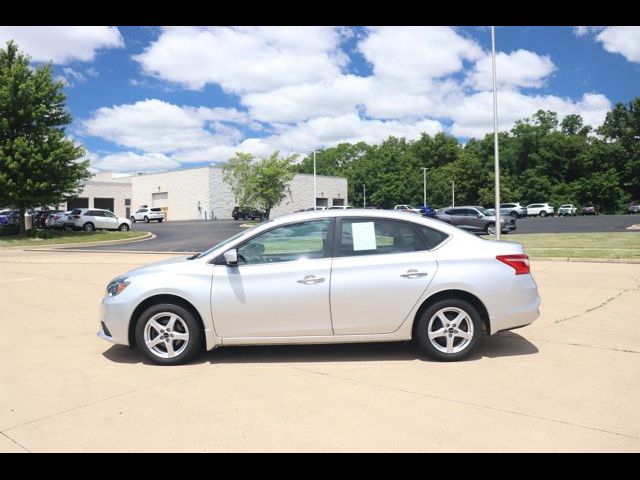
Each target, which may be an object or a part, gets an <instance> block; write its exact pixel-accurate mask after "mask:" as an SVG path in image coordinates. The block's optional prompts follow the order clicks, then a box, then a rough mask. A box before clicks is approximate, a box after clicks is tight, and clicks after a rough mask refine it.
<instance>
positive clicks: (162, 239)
mask: <svg viewBox="0 0 640 480" xmlns="http://www.w3.org/2000/svg"><path fill="white" fill-rule="evenodd" d="M243 223H244V222H242V221H235V220H216V221H213V222H204V221H185V222H165V223H135V224H134V225H133V227H132V230H141V231H149V232H152V233H153V234H154V235H156V238H154V239H153V240H148V241H144V242H138V243H130V244H124V245H105V246H101V247H75V248H80V249H84V250H98V251H115V252H118V251H140V252H148V251H157V252H201V251H203V250H206V249H207V248H209V247H211V246H212V245H215V244H216V243H218V242H220V241H222V240H224V239H225V238H228V237H230V236H231V235H234V234H236V233H237V232H239V231H240V230H242V228H241V227H240V225H241V224H243ZM634 223H640V216H637V215H598V216H587V217H582V216H578V217H546V218H540V217H532V218H521V219H518V230H517V231H516V232H515V233H569V232H578V233H580V232H625V231H627V230H626V228H627V227H628V226H629V225H633V224H634ZM508 238H509V237H508V235H505V236H504V239H505V240H508Z"/></svg>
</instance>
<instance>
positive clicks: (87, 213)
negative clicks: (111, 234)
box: [64, 208, 131, 232]
mask: <svg viewBox="0 0 640 480" xmlns="http://www.w3.org/2000/svg"><path fill="white" fill-rule="evenodd" d="M130 228H131V222H130V221H129V219H127V218H121V217H118V216H116V215H115V214H114V213H113V212H110V211H109V210H103V209H101V208H76V209H75V210H72V211H71V213H70V214H69V215H68V216H67V219H66V220H65V222H64V229H65V230H67V231H71V230H84V231H85V232H93V231H94V230H120V231H123V232H126V231H127V230H129V229H130Z"/></svg>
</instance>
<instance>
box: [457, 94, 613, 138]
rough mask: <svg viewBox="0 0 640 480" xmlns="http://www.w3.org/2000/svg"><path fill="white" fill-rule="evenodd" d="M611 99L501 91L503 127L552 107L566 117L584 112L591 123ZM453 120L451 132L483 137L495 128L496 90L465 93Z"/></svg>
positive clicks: (594, 123)
mask: <svg viewBox="0 0 640 480" xmlns="http://www.w3.org/2000/svg"><path fill="white" fill-rule="evenodd" d="M610 108H611V103H610V102H609V100H608V99H607V97H605V96H604V95H601V94H595V93H588V94H585V95H583V96H582V98H581V99H580V100H579V101H577V102H574V101H572V100H571V99H566V98H561V97H557V96H555V95H524V94H522V93H521V92H518V91H517V90H502V91H499V92H498V120H499V128H500V130H508V129H510V128H511V127H512V126H513V124H514V123H515V121H516V120H520V119H523V118H525V117H528V116H531V115H532V114H533V113H535V112H536V111H538V110H541V109H542V110H552V111H554V112H557V113H558V115H559V116H560V117H561V118H562V117H564V116H565V115H568V114H572V113H575V114H579V115H582V117H583V119H584V121H585V123H586V124H588V125H592V126H597V125H600V124H601V123H602V121H603V120H604V117H605V115H606V113H607V111H608V110H609V109H610ZM450 118H451V119H452V120H453V125H452V127H451V133H452V134H453V135H458V136H462V137H476V138H482V137H483V136H484V135H485V134H487V133H490V132H492V131H493V94H492V92H478V93H475V94H472V95H469V96H466V97H462V98H460V99H459V101H458V102H455V103H452V104H451V105H450Z"/></svg>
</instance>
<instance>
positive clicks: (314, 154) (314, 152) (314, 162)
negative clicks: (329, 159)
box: [313, 150, 318, 210]
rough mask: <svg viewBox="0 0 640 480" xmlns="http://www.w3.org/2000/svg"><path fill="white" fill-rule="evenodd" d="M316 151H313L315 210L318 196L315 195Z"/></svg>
mask: <svg viewBox="0 0 640 480" xmlns="http://www.w3.org/2000/svg"><path fill="white" fill-rule="evenodd" d="M317 152H318V151H317V150H314V151H313V209H314V210H315V209H316V207H317V206H318V205H317V202H318V196H317V195H316V153H317Z"/></svg>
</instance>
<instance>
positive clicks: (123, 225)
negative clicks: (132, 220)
mask: <svg viewBox="0 0 640 480" xmlns="http://www.w3.org/2000/svg"><path fill="white" fill-rule="evenodd" d="M118 230H120V231H121V232H128V231H129V225H127V224H126V223H123V224H122V225H120V226H119V227H118Z"/></svg>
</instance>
